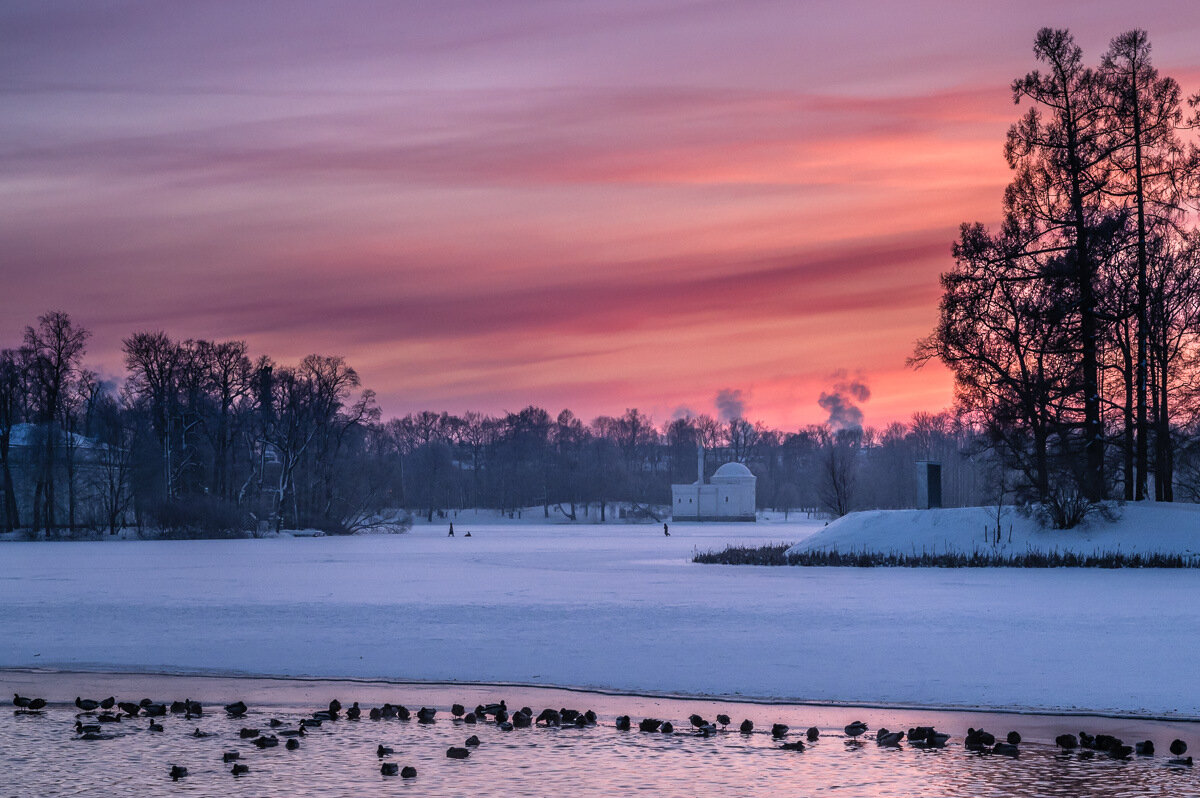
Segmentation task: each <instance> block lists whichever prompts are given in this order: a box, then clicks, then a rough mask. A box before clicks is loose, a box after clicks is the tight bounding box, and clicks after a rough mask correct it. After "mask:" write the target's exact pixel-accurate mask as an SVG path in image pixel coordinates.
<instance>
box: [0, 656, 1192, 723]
mask: <svg viewBox="0 0 1200 798" xmlns="http://www.w3.org/2000/svg"><path fill="white" fill-rule="evenodd" d="M0 690H7V691H10V692H14V693H20V694H29V695H39V696H42V697H44V698H46V700H47V702H48V705H49V706H51V707H54V706H68V707H70V706H73V703H72V702H73V699H74V697H75V696H79V695H92V694H96V695H99V694H100V693H105V694H110V693H111V694H114V695H116V694H122V695H126V696H132V695H135V694H136V695H143V694H153V695H156V696H159V697H160V698H163V697H168V696H169V697H172V698H174V697H175V696H176V695H183V694H185V693H186V694H187V696H189V697H190V698H192V699H194V700H197V701H200V702H202V703H208V704H219V703H226V702H232V701H234V700H235V699H236V700H247V701H248V703H254V704H257V705H263V706H287V705H296V704H301V703H304V702H306V701H308V702H309V703H311V702H313V701H316V702H317V703H320V702H321V701H322V700H323V699H322V697H323V696H326V695H333V694H345V695H354V696H356V697H357V698H356V700H362V699H363V698H364V697H365V698H366V700H368V701H370V700H373V699H374V698H379V700H380V701H383V700H385V699H386V698H387V697H394V696H395V694H396V693H397V691H405V693H406V694H407V695H410V696H417V697H425V698H431V697H433V696H441V695H455V696H460V697H462V696H465V697H466V698H467V699H470V698H471V697H472V696H475V697H477V698H478V699H479V701H484V700H485V699H488V700H490V698H491V697H492V696H494V695H495V694H496V693H497V691H501V690H509V691H520V692H521V693H522V694H523V695H531V694H532V695H537V696H539V697H541V698H542V699H544V700H543V701H542V703H546V704H552V703H571V702H572V701H574V702H575V703H578V701H579V700H581V697H592V698H593V699H594V700H606V701H607V700H615V701H618V702H619V701H620V700H622V699H629V700H635V701H650V702H654V704H653V705H654V706H662V705H663V703H664V702H665V703H667V704H675V703H679V704H688V705H692V704H705V705H709V704H721V705H740V706H745V707H778V708H792V709H814V710H843V709H845V710H851V709H858V710H872V711H879V712H901V713H918V714H919V713H939V714H941V713H944V714H952V715H959V714H962V715H984V716H988V717H1013V718H1034V719H1036V718H1045V719H1051V720H1052V719H1063V720H1066V719H1072V722H1074V719H1087V718H1094V719H1097V720H1115V721H1127V722H1135V723H1136V722H1146V723H1156V724H1157V723H1169V724H1179V725H1181V726H1190V725H1193V724H1194V725H1200V715H1197V716H1187V715H1177V714H1164V715H1155V714H1145V713H1137V712H1103V711H1092V710H1083V709H1077V710H1069V709H1044V708H1037V707H1020V706H1015V707H989V706H979V705H976V706H971V705H956V704H936V703H934V704H913V703H887V702H870V701H813V700H806V699H801V698H789V697H776V696H747V695H737V694H707V693H698V694H693V693H676V692H664V691H642V690H622V689H616V688H604V687H585V686H571V685H557V684H531V683H527V682H504V681H499V682H491V681H425V680H419V679H399V678H395V679H382V678H360V677H338V676H288V675H278V674H249V673H220V672H195V671H186V670H184V671H174V672H172V671H128V670H111V671H110V670H59V669H56V668H2V667H0ZM567 696H570V697H572V698H570V699H566V698H565V697H567ZM560 697H562V698H560ZM471 700H473V699H471ZM428 703H431V704H432V703H436V699H434V700H430V701H429V702H428ZM1055 728H1057V726H1055Z"/></svg>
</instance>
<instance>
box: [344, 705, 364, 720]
mask: <svg viewBox="0 0 1200 798" xmlns="http://www.w3.org/2000/svg"><path fill="white" fill-rule="evenodd" d="M361 716H362V709H360V708H359V706H358V702H357V701H355V702H354V704H353V706H351V707H350V708H349V709H347V710H346V719H347V720H358V719H359V718H360V717H361Z"/></svg>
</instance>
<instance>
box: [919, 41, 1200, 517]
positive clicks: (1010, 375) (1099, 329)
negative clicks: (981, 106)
mask: <svg viewBox="0 0 1200 798" xmlns="http://www.w3.org/2000/svg"><path fill="white" fill-rule="evenodd" d="M1034 53H1035V55H1036V58H1037V60H1038V62H1039V64H1040V66H1039V68H1038V69H1037V70H1035V71H1032V72H1030V73H1029V74H1027V75H1025V76H1024V77H1022V78H1018V79H1017V80H1015V81H1014V82H1013V84H1012V94H1013V99H1014V101H1015V102H1016V103H1018V104H1028V106H1029V108H1028V110H1027V112H1026V113H1025V114H1024V115H1023V116H1022V117H1021V118H1020V119H1018V121H1017V122H1015V123H1014V124H1013V125H1012V127H1011V128H1010V129H1009V132H1008V138H1007V141H1006V143H1005V149H1004V152H1005V157H1006V159H1007V161H1008V164H1009V166H1010V167H1011V168H1012V170H1013V179H1012V182H1011V183H1010V184H1009V185H1008V188H1007V189H1006V191H1005V193H1004V202H1003V210H1004V218H1003V222H1002V224H1001V225H1000V227H999V229H996V230H989V229H987V228H985V227H984V226H983V225H982V224H978V223H976V224H964V225H963V226H962V229H961V232H960V235H959V238H958V241H957V243H956V244H955V246H954V258H955V266H954V268H953V269H952V270H951V271H950V272H948V273H946V274H943V275H942V286H943V289H944V294H943V297H942V301H941V315H940V320H939V322H938V325H937V328H936V329H935V330H934V332H933V334H932V335H930V336H929V338H927V339H925V340H924V341H922V342H921V343H920V344H919V345H918V347H917V351H916V354H915V356H914V362H916V363H918V364H919V363H922V362H925V361H927V360H930V359H935V358H936V359H939V360H941V361H942V362H944V363H945V364H946V365H948V366H949V367H950V368H951V369H952V370H953V371H954V374H955V378H956V387H957V409H958V412H959V413H960V414H961V415H962V416H963V417H964V421H965V422H966V423H968V424H971V425H973V426H977V427H979V428H980V429H982V430H983V431H984V433H985V436H986V437H985V440H986V442H987V443H988V444H989V445H990V446H991V448H992V450H993V451H994V452H995V453H996V454H997V455H998V457H999V458H1000V460H1001V461H1002V463H1003V464H1004V466H1005V468H1006V475H1005V478H1011V477H1015V480H1014V482H1013V487H1014V489H1015V492H1016V493H1017V494H1018V495H1019V496H1022V497H1024V498H1025V499H1026V500H1029V501H1032V502H1037V503H1039V504H1041V505H1042V506H1044V507H1047V508H1049V512H1050V514H1051V515H1052V516H1053V520H1054V522H1055V524H1056V525H1058V526H1072V525H1074V523H1076V522H1077V521H1078V520H1079V518H1080V517H1082V515H1083V514H1086V513H1087V512H1088V511H1089V508H1092V507H1095V506H1096V503H1097V502H1099V501H1101V500H1103V499H1106V498H1123V499H1126V500H1141V499H1144V498H1148V497H1151V496H1153V498H1155V499H1157V500H1160V501H1172V500H1173V499H1174V498H1175V495H1176V487H1179V486H1182V487H1184V488H1185V490H1186V494H1187V495H1188V497H1189V498H1195V497H1196V495H1197V494H1196V490H1195V482H1196V481H1195V468H1196V465H1195V464H1196V456H1195V451H1194V449H1195V445H1196V440H1197V436H1196V431H1197V420H1198V418H1200V416H1198V415H1197V413H1196V397H1197V392H1196V385H1197V378H1198V377H1200V369H1198V365H1200V363H1198V360H1197V353H1198V351H1200V350H1198V349H1197V346H1196V344H1197V340H1198V335H1200V269H1198V268H1197V266H1198V265H1200V232H1198V230H1197V228H1196V214H1195V211H1196V208H1197V200H1198V198H1200V154H1198V151H1197V148H1196V146H1195V144H1194V143H1190V144H1189V143H1187V142H1185V141H1184V140H1183V138H1182V136H1183V135H1185V132H1186V131H1187V130H1189V129H1194V128H1195V127H1196V126H1197V125H1198V124H1200V114H1198V113H1197V112H1196V109H1197V106H1198V105H1200V95H1197V96H1195V97H1193V98H1192V99H1191V100H1190V101H1189V102H1188V103H1184V101H1183V95H1182V92H1181V90H1180V87H1179V84H1178V83H1176V81H1175V80H1173V79H1172V78H1169V77H1165V76H1162V75H1160V74H1159V73H1158V71H1157V70H1156V69H1155V67H1154V65H1153V63H1152V60H1151V58H1150V42H1149V39H1148V37H1147V35H1146V33H1145V32H1144V31H1140V30H1133V31H1130V32H1128V33H1124V34H1122V35H1120V36H1118V37H1116V38H1115V39H1113V40H1112V43H1111V45H1110V47H1109V50H1108V51H1107V52H1106V53H1104V55H1103V56H1102V57H1101V59H1100V62H1099V64H1098V65H1096V66H1088V65H1086V64H1085V63H1084V60H1083V55H1082V52H1081V50H1080V48H1079V47H1078V46H1077V45H1076V44H1075V41H1074V39H1073V38H1072V36H1071V34H1070V33H1069V32H1068V31H1065V30H1052V29H1049V28H1046V29H1043V30H1041V31H1039V33H1038V34H1037V37H1036V42H1035V46H1034ZM1186 105H1190V106H1191V109H1192V110H1191V111H1190V112H1187V110H1186V108H1185V106H1186ZM1180 468H1182V469H1183V471H1184V472H1185V473H1183V474H1182V475H1181V473H1180V471H1179V469H1180ZM1181 476H1182V479H1181ZM1151 477H1153V487H1151ZM999 484H1000V485H1001V486H1003V484H1004V480H1003V478H1002V479H1000V480H999Z"/></svg>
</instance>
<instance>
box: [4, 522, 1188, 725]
mask: <svg viewBox="0 0 1200 798" xmlns="http://www.w3.org/2000/svg"><path fill="white" fill-rule="evenodd" d="M822 526H823V522H813V523H810V524H792V525H782V524H780V525H767V524H730V525H708V524H695V525H685V524H672V525H671V536H670V537H664V536H663V534H662V529H661V527H658V526H652V525H628V526H620V525H610V526H547V525H518V524H510V525H507V526H474V525H471V524H464V523H462V522H459V523H456V524H455V531H456V532H457V533H458V534H457V536H456V537H454V538H448V537H447V536H446V532H445V529H444V528H442V527H441V526H418V527H415V528H414V529H413V531H411V532H409V533H407V534H404V535H394V536H383V535H373V536H362V537H353V538H331V537H324V538H307V539H305V538H278V539H267V540H233V541H129V542H97V543H45V542H39V543H9V544H3V545H2V546H0V558H2V562H3V564H4V565H3V571H2V573H0V608H2V609H0V639H3V641H4V645H3V646H0V666H7V667H31V666H32V667H49V668H56V667H57V668H65V669H93V670H141V671H188V672H215V673H255V674H281V675H319V676H343V677H384V678H394V679H423V680H432V681H459V680H461V681H491V682H518V683H529V684H554V685H574V686H595V687H605V688H611V689H617V690H627V691H656V692H671V693H686V694H696V695H702V694H709V695H723V696H738V695H743V696H754V697H760V698H777V699H781V700H809V701H833V702H863V703H894V704H919V705H929V706H989V707H996V708H1005V707H1007V708H1018V707H1027V708H1037V709H1046V710H1056V709H1057V710H1061V709H1067V710H1082V709H1088V710H1096V711H1116V712H1128V713H1145V714H1173V713H1178V714H1180V715H1185V716H1196V717H1200V691H1197V689H1196V687H1197V684H1196V676H1195V674H1196V669H1195V662H1196V659H1197V655H1198V654H1200V602H1197V596H1200V571H1198V570H1180V571H1131V570H1126V571H1099V570H1065V569H1059V570H1049V571H1037V570H1016V569H995V570H939V569H928V570H927V569H854V568H753V567H734V566H705V565H696V564H693V563H691V562H690V557H691V554H692V552H693V550H694V548H700V549H702V550H703V549H709V548H720V547H723V546H724V545H725V544H727V543H740V544H758V543H767V542H782V541H794V540H799V539H800V538H802V537H803V536H805V535H806V534H809V533H812V532H816V531H819V530H820V529H821V528H822ZM830 528H831V529H832V528H833V527H832V526H831V527H830ZM468 530H469V531H471V532H472V537H470V538H466V537H464V533H465V532H467V531H468Z"/></svg>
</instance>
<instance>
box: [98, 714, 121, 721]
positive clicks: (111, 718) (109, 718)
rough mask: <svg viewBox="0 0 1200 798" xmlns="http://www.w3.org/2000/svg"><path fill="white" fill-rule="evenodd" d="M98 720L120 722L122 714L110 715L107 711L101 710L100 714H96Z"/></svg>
mask: <svg viewBox="0 0 1200 798" xmlns="http://www.w3.org/2000/svg"><path fill="white" fill-rule="evenodd" d="M96 721H97V722H98V723H120V722H121V716H120V715H110V714H109V713H107V712H101V713H100V714H99V715H97V716H96Z"/></svg>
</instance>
